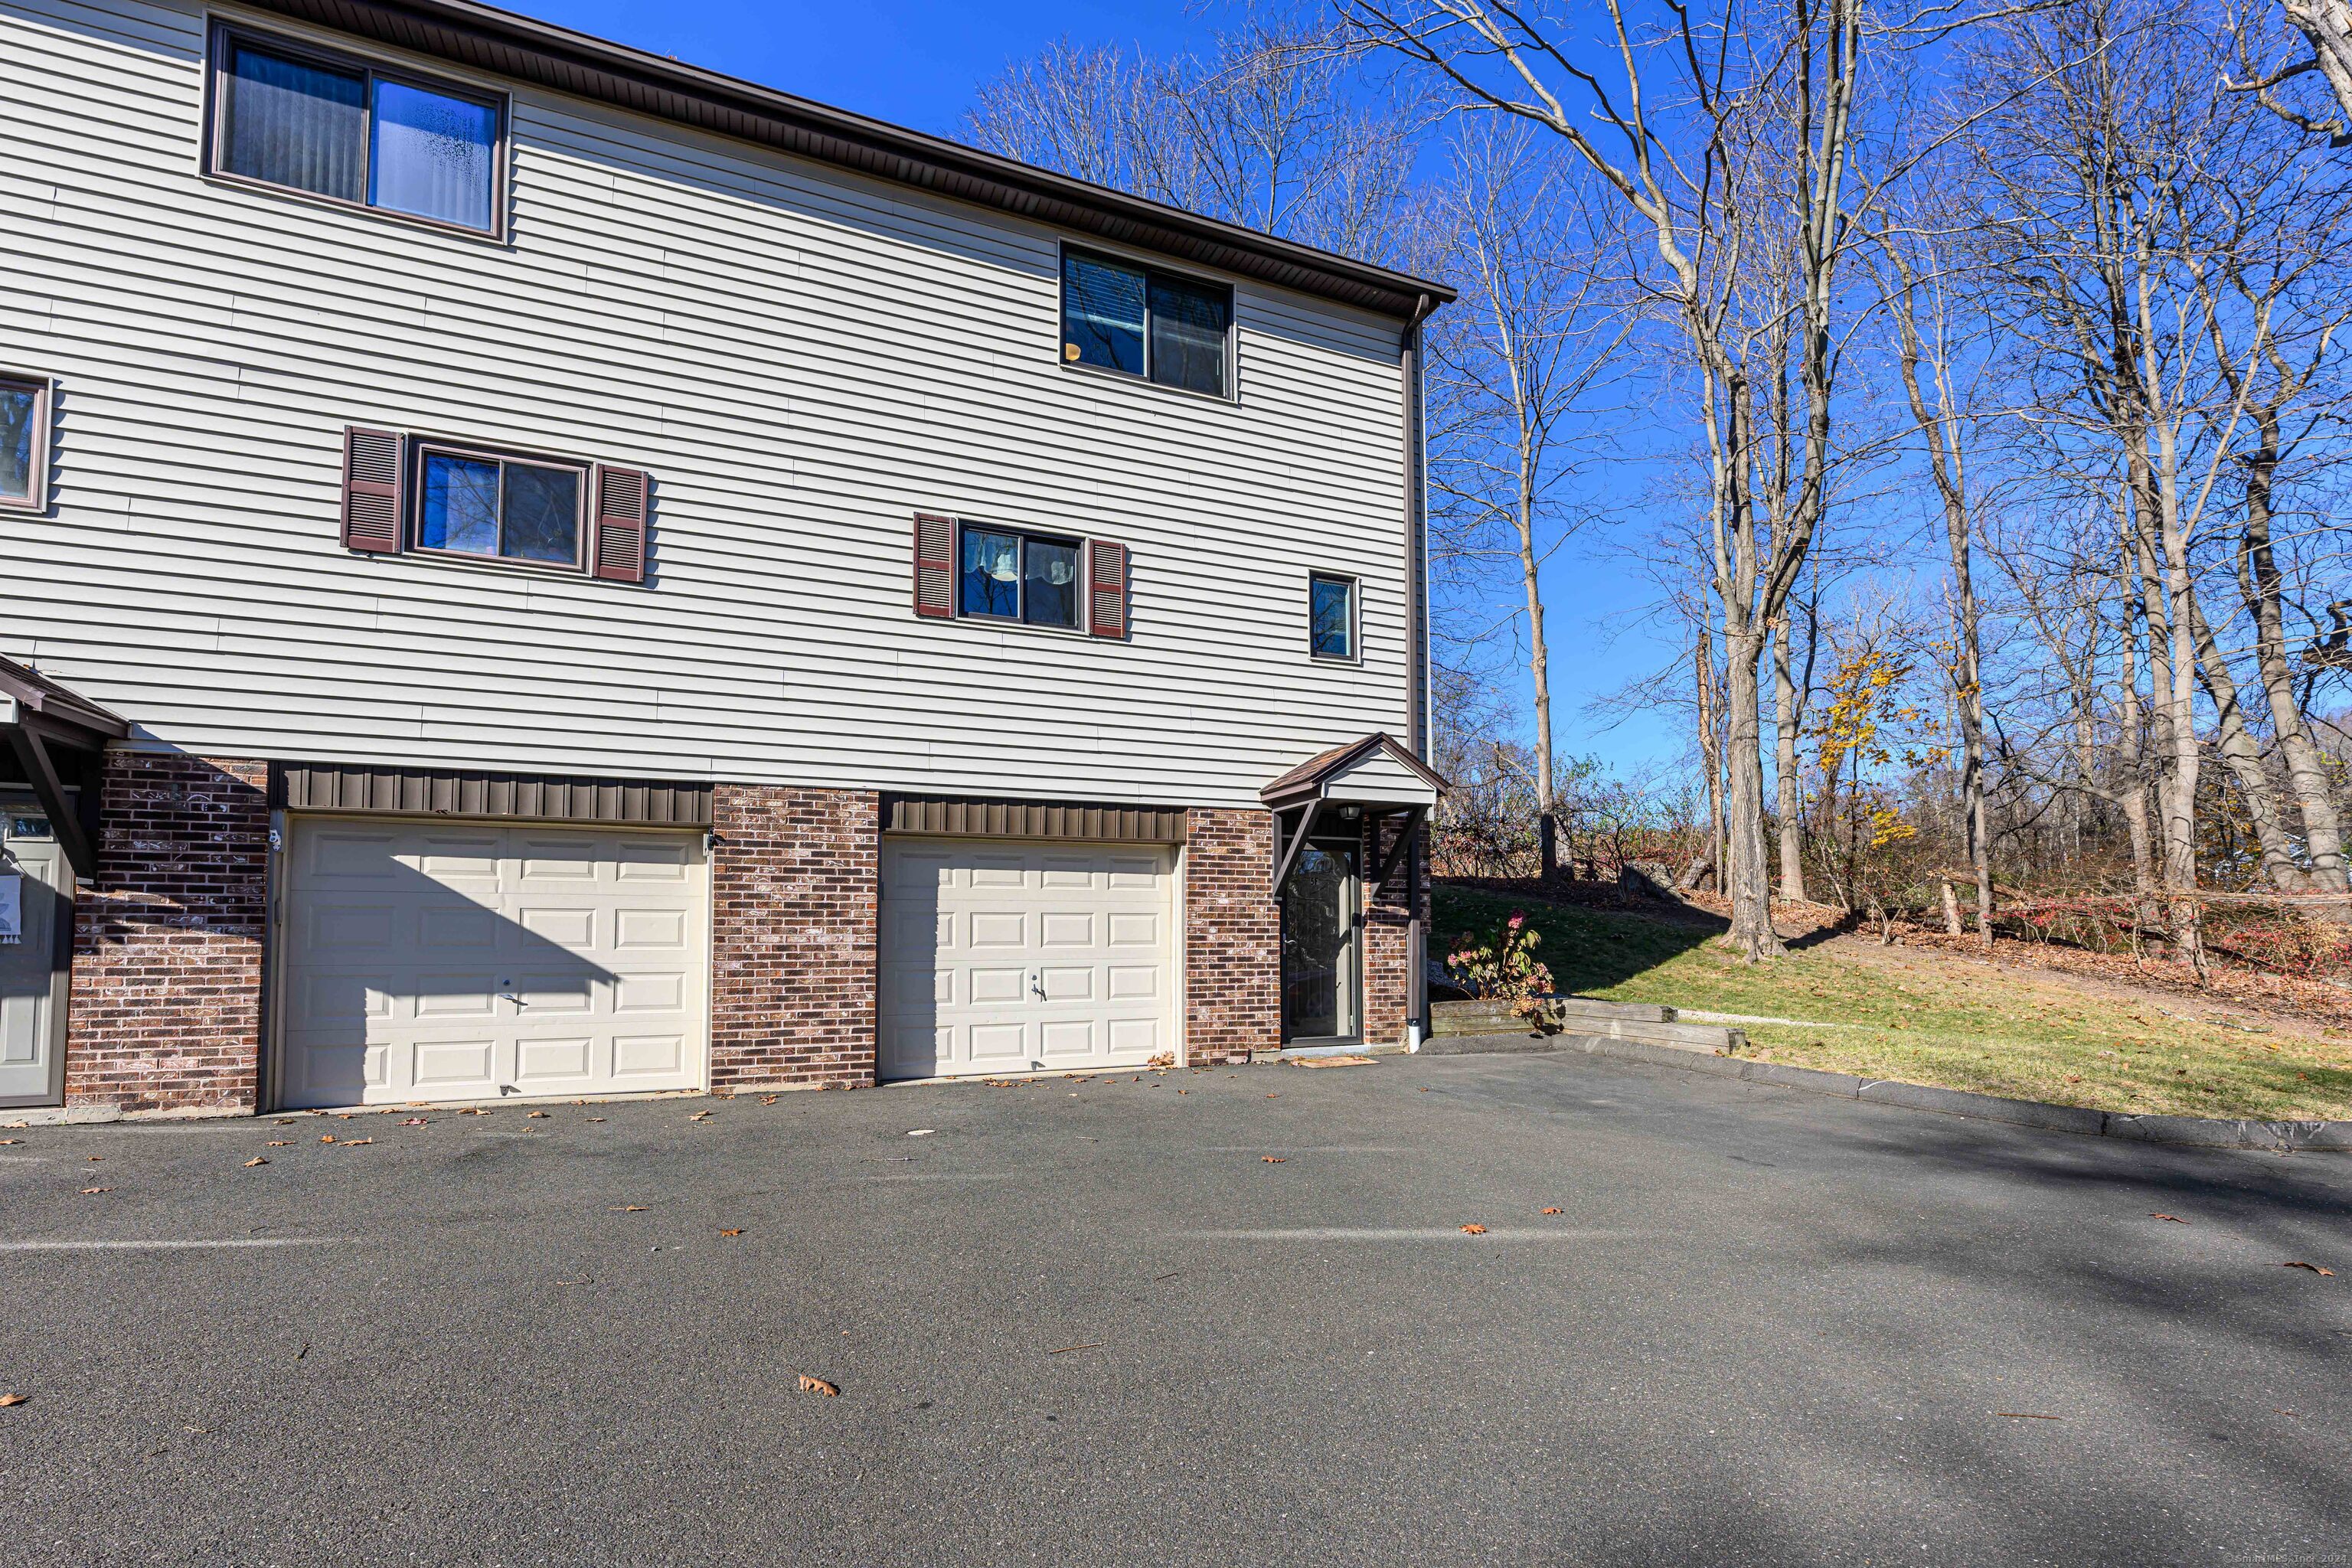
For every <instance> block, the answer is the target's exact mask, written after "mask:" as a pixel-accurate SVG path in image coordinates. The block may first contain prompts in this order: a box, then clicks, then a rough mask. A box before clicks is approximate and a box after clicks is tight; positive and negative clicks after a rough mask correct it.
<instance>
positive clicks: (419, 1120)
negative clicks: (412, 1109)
mask: <svg viewBox="0 0 2352 1568" xmlns="http://www.w3.org/2000/svg"><path fill="white" fill-rule="evenodd" d="M401 1125H402V1126H403V1127H422V1126H424V1125H425V1118H423V1117H422V1116H412V1117H410V1118H409V1119H408V1120H407V1121H404V1122H402V1123H401Z"/></svg>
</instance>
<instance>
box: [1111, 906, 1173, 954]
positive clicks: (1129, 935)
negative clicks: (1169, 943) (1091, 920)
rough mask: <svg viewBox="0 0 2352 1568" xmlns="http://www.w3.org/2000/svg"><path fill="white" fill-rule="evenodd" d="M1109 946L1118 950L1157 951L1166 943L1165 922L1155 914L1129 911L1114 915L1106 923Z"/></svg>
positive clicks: (1145, 911)
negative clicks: (1139, 949) (1130, 948)
mask: <svg viewBox="0 0 2352 1568" xmlns="http://www.w3.org/2000/svg"><path fill="white" fill-rule="evenodd" d="M1108 925H1109V931H1110V945H1111V946H1113V947H1120V948H1129V947H1132V948H1149V949H1150V950H1151V951H1153V952H1157V951H1159V949H1160V946H1161V944H1162V943H1163V942H1166V940H1167V937H1166V931H1167V922H1166V921H1162V920H1161V919H1160V916H1159V915H1158V914H1157V913H1154V912H1150V911H1147V910H1129V911H1128V912H1126V913H1124V914H1114V915H1112V916H1111V917H1110V920H1109V921H1108Z"/></svg>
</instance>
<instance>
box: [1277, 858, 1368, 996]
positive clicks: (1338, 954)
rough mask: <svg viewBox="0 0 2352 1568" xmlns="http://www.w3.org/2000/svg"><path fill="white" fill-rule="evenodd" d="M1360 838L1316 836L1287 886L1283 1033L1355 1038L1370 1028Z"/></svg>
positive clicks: (1284, 898)
mask: <svg viewBox="0 0 2352 1568" xmlns="http://www.w3.org/2000/svg"><path fill="white" fill-rule="evenodd" d="M1361 853H1362V851H1361V847H1360V845H1359V844H1358V842H1357V841H1356V840H1355V839H1353V838H1339V839H1316V840H1310V841H1309V842H1308V843H1307V846H1306V847H1305V848H1303V849H1301V850H1300V851H1299V852H1298V860H1297V864H1295V865H1294V866H1292V867H1291V868H1290V879H1289V880H1288V881H1287V882H1286V883H1284V884H1283V889H1282V1037H1283V1039H1284V1040H1285V1041H1291V1040H1352V1039H1357V1038H1360V1037H1361V1035H1362V1033H1363V1015H1362V1006H1361V999H1360V998H1361V992H1362V989H1363V987H1362V985H1361V984H1360V972H1361V968H1362V965H1361V963H1360V960H1359V958H1358V956H1357V946H1358V943H1357V931H1358V929H1359V927H1360V924H1361V921H1360V917H1359V910H1360V905H1361V902H1362V895H1361V894H1360V892H1359V891H1358V879H1357V875H1356V861H1357V858H1358V857H1359V856H1360V854H1361Z"/></svg>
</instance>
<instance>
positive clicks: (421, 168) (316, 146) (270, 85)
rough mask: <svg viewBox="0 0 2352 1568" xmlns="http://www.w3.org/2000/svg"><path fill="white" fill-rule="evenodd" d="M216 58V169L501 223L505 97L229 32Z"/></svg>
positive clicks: (467, 222) (365, 201)
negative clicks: (500, 179) (500, 196)
mask: <svg viewBox="0 0 2352 1568" xmlns="http://www.w3.org/2000/svg"><path fill="white" fill-rule="evenodd" d="M217 57H218V67H217V68H216V69H215V71H214V73H213V80H214V84H215V85H214V104H213V115H214V120H215V126H214V132H213V149H212V163H211V166H212V168H213V170H214V171H215V173H218V174H230V175H235V176H236V177H237V178H239V179H245V180H252V181H256V182H257V183H259V184H267V185H276V186H278V187H280V188H282V189H286V190H294V191H305V192H308V193H309V194H310V195H315V196H321V197H324V198H325V199H327V200H328V201H331V202H341V203H344V204H347V205H352V206H365V207H374V208H378V209H381V210H383V211H384V212H393V213H400V214H403V215H404V216H409V217H417V218H424V219H425V220H427V221H428V222H432V223H436V224H443V225H446V226H450V227H453V228H462V229H469V230H473V231H475V232H478V233H483V234H492V233H496V232H497V231H498V228H499V215H498V210H497V208H498V196H499V167H500V156H501V153H502V152H503V150H504V140H503V136H502V133H501V122H502V121H503V120H504V118H505V105H504V101H503V100H500V99H499V98H497V97H495V96H490V95H484V94H476V93H470V92H467V91H464V90H462V89H457V88H452V87H447V86H443V85H439V84H436V83H432V82H426V81H420V80H415V79H410V78H406V77H404V76H395V75H393V74H390V73H387V72H383V71H378V70H376V69H374V68H372V67H370V66H368V65H366V64H364V63H362V62H360V61H356V60H346V59H341V58H337V57H334V56H331V55H324V54H314V53H312V52H311V51H310V50H309V49H307V48H302V47H295V46H291V45H280V44H275V43H270V42H266V41H262V40H258V39H254V38H248V37H243V36H241V35H237V34H231V33H227V32H223V33H222V34H221V35H220V42H219V44H218V46H217Z"/></svg>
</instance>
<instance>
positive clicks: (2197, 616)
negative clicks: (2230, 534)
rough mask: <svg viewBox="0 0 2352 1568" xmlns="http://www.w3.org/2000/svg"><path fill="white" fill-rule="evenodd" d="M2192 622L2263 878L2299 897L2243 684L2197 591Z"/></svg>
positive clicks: (2301, 883) (2225, 757)
mask: <svg viewBox="0 0 2352 1568" xmlns="http://www.w3.org/2000/svg"><path fill="white" fill-rule="evenodd" d="M2189 626H2190V629H2191V631H2192V632H2193V633H2194V634H2195V637H2196V641H2197V672H2198V675H2199V677H2200V679H2202V681H2203V682H2204V685H2205V694H2206V695H2207V696H2208V697H2210V698H2211V699H2212V700H2213V716H2214V721H2215V724H2216V726H2217V728H2218V729H2219V730H2220V731H2221V764H2222V766H2224V767H2226V768H2228V769H2229V770H2230V777H2231V780H2232V781H2233V782H2235V783H2236V784H2237V786H2238V797H2239V798H2240V799H2241V800H2242V801H2244V802H2245V805H2246V819H2247V820H2248V821H2249V822H2251V823H2252V825H2253V829H2254V844H2255V847H2257V848H2258V849H2259V850H2260V851H2261V853H2262V858H2263V878H2264V879H2266V880H2268V881H2269V883H2270V885H2271V886H2272V887H2273V888H2276V889H2278V890H2279V891H2280V892H2282V893H2300V892H2302V891H2304V890H2305V888H2306V887H2307V886H2308V885H2309V884H2308V882H2307V881H2306V879H2305V877H2304V873H2303V867H2302V866H2301V864H2300V863H2298V862H2297V860H2296V859H2295V854H2294V840H2293V839H2291V838H2290V837H2287V831H2286V828H2285V826H2284V825H2283V824H2282V823H2281V822H2280V820H2279V805H2278V793H2277V791H2275V790H2274V789H2273V788H2272V787H2271V776H2270V774H2269V773H2268V772H2267V771H2265V770H2264V769H2263V748H2262V745H2261V743H2260V742H2257V741H2256V740H2255V739H2254V737H2253V735H2252V733H2251V732H2250V731H2248V730H2247V728H2246V715H2245V712H2244V710H2242V709H2241V708H2240V707H2239V705H2238V683H2237V681H2236V679H2233V678H2232V677H2231V674H2230V666H2229V663H2228V661H2227V660H2225V659H2224V658H2222V656H2221V647H2220V645H2219V644H2218V643H2216V642H2215V641H2214V640H2213V628H2212V627H2211V626H2210V625H2208V624H2207V623H2206V620H2205V612H2204V611H2203V610H2201V609H2200V608H2198V605H2197V600H2196V598H2195V596H2194V590H2193V589H2192V590H2191V596H2190V598H2189Z"/></svg>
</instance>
